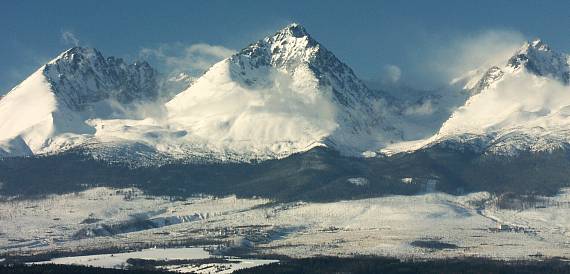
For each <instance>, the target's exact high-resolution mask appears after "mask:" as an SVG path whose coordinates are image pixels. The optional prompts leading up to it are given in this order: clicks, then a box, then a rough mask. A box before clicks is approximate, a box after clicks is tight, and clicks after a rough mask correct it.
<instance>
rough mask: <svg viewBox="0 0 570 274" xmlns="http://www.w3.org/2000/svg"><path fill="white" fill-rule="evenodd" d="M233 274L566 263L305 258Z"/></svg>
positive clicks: (347, 273)
mask: <svg viewBox="0 0 570 274" xmlns="http://www.w3.org/2000/svg"><path fill="white" fill-rule="evenodd" d="M234 273H235V274H262V273H263V274H266V273H272V274H309V273H310V274H330V273H343V274H378V273H383V274H384V273H385V274H390V273H397V274H417V273H433V274H436V273H437V274H446V273H450V274H451V273H454V274H455V273H473V274H475V273H481V274H482V273H486V274H494V273H496V274H499V273H500V274H510V273H513V274H514V273H517V274H530V273H551V274H556V273H570V265H568V263H567V262H562V261H557V260H550V261H543V262H536V261H535V262H531V261H516V262H502V261H493V260H488V259H446V260H435V261H421V262H406V261H400V260H398V259H391V258H379V257H364V258H336V257H324V258H307V259H297V260H291V261H286V262H281V263H274V264H269V265H264V266H259V267H255V268H250V269H244V270H238V271H236V272H234Z"/></svg>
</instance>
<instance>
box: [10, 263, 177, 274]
mask: <svg viewBox="0 0 570 274" xmlns="http://www.w3.org/2000/svg"><path fill="white" fill-rule="evenodd" d="M0 273H2V274H157V273H166V272H164V271H158V270H121V269H109V268H99V267H89V266H77V265H55V264H46V265H30V266H26V265H13V266H0Z"/></svg>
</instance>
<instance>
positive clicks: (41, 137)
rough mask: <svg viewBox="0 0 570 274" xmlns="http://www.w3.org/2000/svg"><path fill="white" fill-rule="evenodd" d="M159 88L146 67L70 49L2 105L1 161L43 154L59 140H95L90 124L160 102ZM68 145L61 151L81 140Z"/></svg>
mask: <svg viewBox="0 0 570 274" xmlns="http://www.w3.org/2000/svg"><path fill="white" fill-rule="evenodd" d="M157 83H158V82H157V79H156V72H155V71H154V69H152V68H151V67H150V65H149V64H148V63H146V62H142V63H141V62H137V63H133V64H126V63H125V62H124V61H123V60H122V59H119V58H114V57H109V58H105V57H103V55H102V54H101V53H100V52H99V51H97V50H96V49H92V48H81V47H74V48H71V49H69V50H67V51H65V52H63V53H62V54H60V55H59V56H58V57H57V58H55V59H53V60H52V61H50V62H49V63H47V64H46V65H44V66H42V67H41V68H40V69H38V70H37V71H36V72H34V73H33V74H32V75H31V76H30V77H28V78H27V79H26V80H24V81H23V82H22V83H21V84H19V85H18V86H16V87H15V88H13V89H12V90H11V91H10V92H9V93H8V94H7V95H6V96H5V97H3V98H2V100H0V155H26V154H31V153H33V154H38V153H42V152H45V151H46V150H45V149H47V148H48V147H50V146H51V145H54V144H55V143H57V142H55V139H56V138H57V137H61V136H64V135H65V136H67V135H70V134H72V135H75V136H79V135H84V134H93V133H94V132H95V129H94V128H92V127H91V126H90V125H88V124H87V123H86V121H87V120H88V119H92V118H121V117H122V116H121V115H120V110H121V109H122V108H124V107H126V106H127V105H128V104H131V103H135V102H144V101H148V100H153V99H154V98H156V96H157V91H158V84H157ZM120 105H122V106H121V107H120V108H119V109H117V108H116V107H117V106H120ZM64 139H65V141H64V142H63V143H64V144H61V143H60V144H59V145H58V149H59V147H60V146H64V147H66V146H68V145H69V144H70V143H74V142H75V141H71V140H72V139H77V138H64ZM60 140H61V138H60ZM50 150H51V149H50Z"/></svg>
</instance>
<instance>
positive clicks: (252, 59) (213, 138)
mask: <svg viewBox="0 0 570 274" xmlns="http://www.w3.org/2000/svg"><path fill="white" fill-rule="evenodd" d="M379 104H380V101H379V98H376V97H375V95H374V94H372V92H371V91H370V90H369V89H368V88H367V87H366V86H365V85H364V84H363V83H362V82H361V81H360V80H359V79H358V78H357V77H356V76H355V75H354V73H353V71H352V70H351V69H350V68H349V67H348V66H346V65H345V64H343V63H342V62H341V61H339V60H338V59H337V58H336V57H335V56H334V55H333V54H332V53H331V52H329V51H328V50H327V49H325V48H324V47H323V46H322V45H320V44H319V43H318V42H316V41H315V40H314V39H313V38H312V37H311V36H310V35H309V34H308V33H307V32H306V31H305V29H304V28H303V27H302V26H300V25H297V24H292V25H289V26H288V27H286V28H284V29H282V30H280V31H279V32H277V33H276V34H275V35H273V36H269V37H266V38H265V39H263V40H261V41H258V42H256V43H254V44H252V45H250V46H248V47H246V48H245V49H243V50H242V51H240V52H238V53H237V54H235V55H233V56H231V57H230V58H228V59H226V60H223V61H221V62H219V63H217V64H216V65H214V66H213V67H212V68H210V69H209V70H208V71H207V72H206V73H205V74H204V75H203V76H202V77H201V78H199V79H198V80H196V82H195V83H194V84H193V85H192V86H191V87H190V88H189V89H187V90H185V91H184V92H182V93H180V94H178V95H177V96H176V97H175V98H174V99H173V100H171V101H170V102H168V103H167V104H166V107H167V110H168V114H169V118H170V121H171V122H172V123H173V126H174V127H175V128H177V129H179V130H186V131H188V132H190V133H191V134H193V135H196V136H198V137H199V138H201V139H204V140H207V141H208V142H209V143H211V144H212V145H214V146H221V147H225V148H227V149H229V150H233V151H252V152H258V153H262V154H263V153H269V154H275V155H284V154H285V155H287V154H290V153H292V152H298V151H304V150H306V149H308V148H311V147H313V146H315V145H319V144H320V143H329V144H331V145H333V146H335V147H336V148H340V149H341V150H345V151H356V152H358V151H360V152H362V151H364V150H365V149H371V148H373V147H375V146H378V144H379V143H380V142H382V141H385V140H386V139H388V138H394V134H393V133H394V130H392V131H390V130H386V129H387V127H385V126H384V124H383V123H382V121H381V120H380V119H381V117H380V115H379V114H378V113H379V111H378V109H377V108H378V107H379ZM383 126H384V128H383ZM382 133H387V134H382Z"/></svg>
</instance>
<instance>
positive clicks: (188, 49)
mask: <svg viewBox="0 0 570 274" xmlns="http://www.w3.org/2000/svg"><path fill="white" fill-rule="evenodd" d="M233 53H235V51H234V50H232V49H228V48H226V47H223V46H217V45H210V44H205V43H199V44H193V45H185V44H182V43H174V44H163V45H160V46H159V47H158V48H143V49H142V50H141V51H140V54H139V55H140V56H141V57H142V58H144V59H147V60H149V61H150V62H153V63H155V65H156V66H158V67H159V68H160V69H161V70H162V71H164V72H166V73H168V74H177V73H180V72H186V73H190V74H192V75H200V74H202V73H203V72H204V71H205V70H207V69H208V68H209V67H210V66H212V65H213V64H215V63H217V62H218V61H220V60H222V59H224V58H227V57H229V56H231V55H232V54H233Z"/></svg>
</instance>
